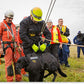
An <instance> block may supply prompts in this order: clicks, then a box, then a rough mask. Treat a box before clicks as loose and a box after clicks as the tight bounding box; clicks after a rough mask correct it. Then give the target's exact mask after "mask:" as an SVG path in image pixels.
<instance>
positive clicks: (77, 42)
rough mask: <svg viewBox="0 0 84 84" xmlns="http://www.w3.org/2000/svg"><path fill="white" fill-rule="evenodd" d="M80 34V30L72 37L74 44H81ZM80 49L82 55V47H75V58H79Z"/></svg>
mask: <svg viewBox="0 0 84 84" xmlns="http://www.w3.org/2000/svg"><path fill="white" fill-rule="evenodd" d="M81 35H82V33H81V31H78V34H77V35H76V36H75V37H74V39H73V43H74V44H77V45H83V42H82V41H80V40H79V39H80V38H81V37H80V36H81ZM81 49H82V52H83V55H84V47H77V58H80V50H81Z"/></svg>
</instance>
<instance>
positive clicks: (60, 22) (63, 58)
mask: <svg viewBox="0 0 84 84" xmlns="http://www.w3.org/2000/svg"><path fill="white" fill-rule="evenodd" d="M57 27H58V28H59V30H60V33H61V37H62V43H68V38H67V37H68V36H69V35H70V32H69V28H68V27H67V26H65V25H63V19H62V18H59V19H58V25H57ZM60 58H61V59H60ZM59 59H60V64H63V63H64V64H65V66H66V67H70V65H69V64H68V56H67V45H65V44H63V45H62V49H59Z"/></svg>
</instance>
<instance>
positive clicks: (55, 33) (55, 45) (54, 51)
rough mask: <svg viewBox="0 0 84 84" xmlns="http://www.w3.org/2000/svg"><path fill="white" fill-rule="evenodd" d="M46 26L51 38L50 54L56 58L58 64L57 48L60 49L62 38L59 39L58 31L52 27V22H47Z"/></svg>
mask: <svg viewBox="0 0 84 84" xmlns="http://www.w3.org/2000/svg"><path fill="white" fill-rule="evenodd" d="M46 25H47V28H48V29H49V31H50V32H51V36H52V37H51V40H52V42H51V43H50V44H51V45H50V46H49V48H50V52H51V54H53V55H54V56H55V57H56V58H57V60H58V62H59V57H58V47H59V48H62V38H61V34H60V30H59V29H58V28H57V27H56V26H55V25H53V22H52V20H48V21H47V24H46ZM59 44H60V45H59Z"/></svg>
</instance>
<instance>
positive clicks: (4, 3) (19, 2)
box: [0, 0, 84, 40]
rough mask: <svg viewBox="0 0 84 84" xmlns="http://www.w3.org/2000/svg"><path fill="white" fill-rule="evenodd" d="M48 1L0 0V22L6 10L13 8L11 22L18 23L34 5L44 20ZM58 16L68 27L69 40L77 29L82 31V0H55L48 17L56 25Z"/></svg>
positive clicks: (83, 15) (83, 6) (83, 10)
mask: <svg viewBox="0 0 84 84" xmlns="http://www.w3.org/2000/svg"><path fill="white" fill-rule="evenodd" d="M50 2H51V0H0V22H1V21H2V20H3V19H4V13H5V12H6V11H7V10H13V11H14V20H13V22H14V23H15V24H19V23H20V21H21V20H22V19H23V18H24V17H25V16H29V15H30V10H31V9H32V8H34V7H40V8H41V9H42V11H43V20H44V19H45V16H46V13H47V11H48V7H49V4H50ZM59 18H63V20H64V25H66V26H67V27H68V28H69V29H70V36H69V38H70V39H71V40H73V38H74V36H75V35H77V32H78V31H79V30H80V31H82V33H84V0H56V3H55V6H54V8H53V11H52V13H51V16H50V19H51V20H52V21H53V24H54V25H57V24H58V19H59Z"/></svg>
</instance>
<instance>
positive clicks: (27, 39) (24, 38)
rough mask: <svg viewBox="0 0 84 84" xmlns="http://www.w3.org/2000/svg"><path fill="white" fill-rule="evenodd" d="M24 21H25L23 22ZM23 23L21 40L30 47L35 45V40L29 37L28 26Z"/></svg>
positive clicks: (21, 25)
mask: <svg viewBox="0 0 84 84" xmlns="http://www.w3.org/2000/svg"><path fill="white" fill-rule="evenodd" d="M23 21H24V20H23ZM23 21H22V22H21V23H20V31H19V34H20V38H21V40H22V41H23V42H24V41H25V42H26V43H29V44H30V45H32V44H33V40H31V39H29V37H28V36H27V33H28V32H27V26H28V25H27V24H26V23H25V22H23Z"/></svg>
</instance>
